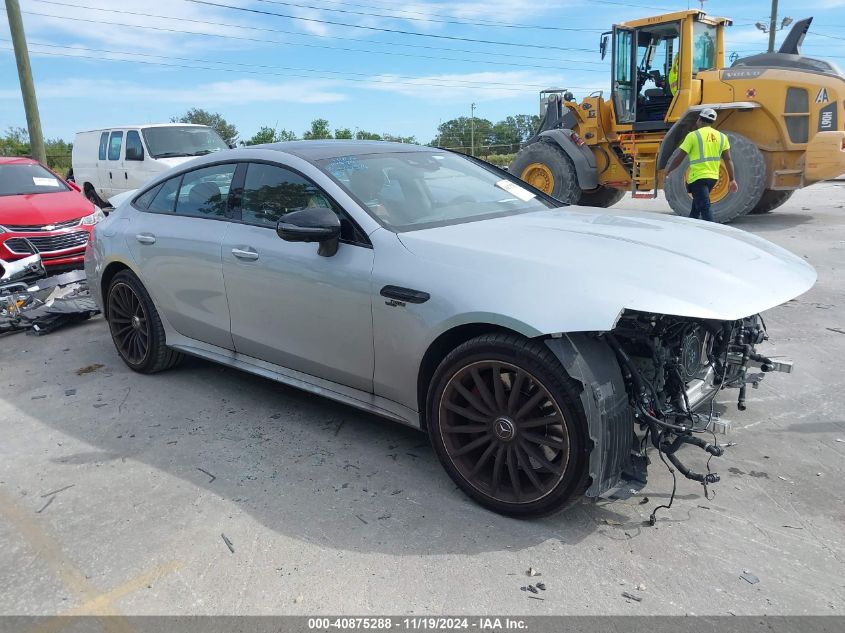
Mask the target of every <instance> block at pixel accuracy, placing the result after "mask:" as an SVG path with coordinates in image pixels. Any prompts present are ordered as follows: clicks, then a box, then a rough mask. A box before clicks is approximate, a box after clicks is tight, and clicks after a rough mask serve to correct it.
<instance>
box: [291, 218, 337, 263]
mask: <svg viewBox="0 0 845 633" xmlns="http://www.w3.org/2000/svg"><path fill="white" fill-rule="evenodd" d="M276 234H277V235H278V236H279V237H280V238H282V239H283V240H285V241H286V242H319V243H320V248H319V249H318V250H317V254H318V255H322V256H323V257H331V256H332V255H334V254H335V253H337V248H338V246H339V244H340V218H338V217H337V214H336V213H335V212H334V211H332V210H331V209H327V208H326V207H308V208H306V209H300V210H299V211H291V212H290V213H288V214H287V215H285V216H284V217H283V218H282V219H281V220H279V224H278V225H277V226H276Z"/></svg>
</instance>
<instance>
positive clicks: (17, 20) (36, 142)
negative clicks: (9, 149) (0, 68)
mask: <svg viewBox="0 0 845 633" xmlns="http://www.w3.org/2000/svg"><path fill="white" fill-rule="evenodd" d="M6 15H7V16H9V30H10V31H11V32H12V44H13V46H14V48H15V60H16V61H17V64H18V78H19V79H20V82H21V94H22V95H23V107H24V110H25V111H26V126H27V129H28V130H29V146H30V153H31V154H32V157H33V158H34V159H35V160H38V161H41V162H42V163H44V164H45V165H46V164H47V153H46V152H45V151H44V135H43V134H42V133H41V118H40V117H39V116H38V102H37V101H36V100H35V85H34V84H33V83H32V67H31V66H30V64H29V50H28V49H27V47H26V35H24V31H23V20H22V19H21V7H20V5H19V4H18V0H6Z"/></svg>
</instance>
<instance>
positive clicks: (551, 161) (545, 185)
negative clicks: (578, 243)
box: [508, 141, 581, 204]
mask: <svg viewBox="0 0 845 633" xmlns="http://www.w3.org/2000/svg"><path fill="white" fill-rule="evenodd" d="M508 171H509V172H510V173H512V174H513V175H514V176H516V177H518V178H521V179H522V180H524V181H525V182H527V183H528V184H529V185H532V186H533V187H536V188H537V189H539V190H540V191H542V192H543V193H546V194H548V195H550V196H551V197H552V198H556V199H558V200H560V201H561V202H564V203H566V204H578V199H579V198H580V197H581V188H580V187H579V186H578V175H577V174H576V173H575V165H574V164H573V163H572V159H571V158H569V156H567V155H566V152H564V151H563V150H562V149H560V148H559V147H557V146H556V145H552V144H551V143H547V142H545V141H537V142H535V143H531V145H529V146H528V147H525V148H524V149H522V150H520V152H519V153H518V154H517V155H516V158H514V159H513V162H512V163H511V165H510V167H509V168H508Z"/></svg>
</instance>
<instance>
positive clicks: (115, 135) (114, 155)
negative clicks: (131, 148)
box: [109, 132, 123, 160]
mask: <svg viewBox="0 0 845 633" xmlns="http://www.w3.org/2000/svg"><path fill="white" fill-rule="evenodd" d="M121 145H123V132H112V133H111V137H109V160H120V147H121Z"/></svg>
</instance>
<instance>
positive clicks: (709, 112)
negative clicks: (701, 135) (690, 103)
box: [698, 108, 717, 121]
mask: <svg viewBox="0 0 845 633" xmlns="http://www.w3.org/2000/svg"><path fill="white" fill-rule="evenodd" d="M698 116H700V117H701V118H702V119H707V120H708V121H715V120H716V116H717V114H716V111H715V110H714V109H713V108H704V109H703V110H702V111H701V113H700V114H699V115H698Z"/></svg>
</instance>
